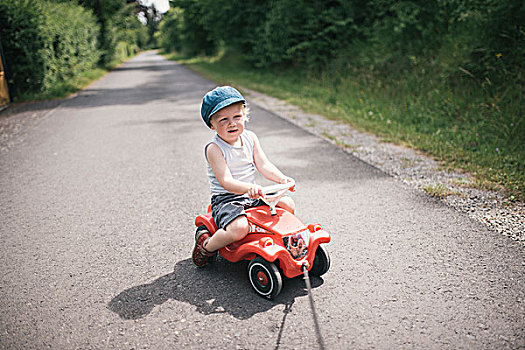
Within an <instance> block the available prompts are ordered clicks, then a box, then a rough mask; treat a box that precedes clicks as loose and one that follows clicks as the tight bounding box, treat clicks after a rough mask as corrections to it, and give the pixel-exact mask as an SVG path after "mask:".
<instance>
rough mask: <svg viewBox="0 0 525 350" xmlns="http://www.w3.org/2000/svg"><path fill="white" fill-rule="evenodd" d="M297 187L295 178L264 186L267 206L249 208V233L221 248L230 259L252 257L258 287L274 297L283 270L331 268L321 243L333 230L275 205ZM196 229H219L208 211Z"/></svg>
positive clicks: (254, 284) (253, 281) (251, 271)
mask: <svg viewBox="0 0 525 350" xmlns="http://www.w3.org/2000/svg"><path fill="white" fill-rule="evenodd" d="M294 188H295V182H289V183H286V184H278V185H273V186H267V187H264V188H263V191H264V193H265V198H264V200H265V201H266V202H267V203H268V205H269V207H267V206H260V207H255V208H250V209H247V210H246V216H247V219H248V223H249V225H250V232H249V234H248V235H247V236H246V237H245V238H244V239H242V240H240V241H238V242H235V243H232V244H230V245H228V246H226V247H224V248H222V249H219V254H220V255H221V256H222V257H223V258H225V259H226V260H228V261H230V262H238V261H241V260H249V261H250V263H249V265H248V278H249V279H250V282H251V284H252V287H253V288H254V289H255V291H256V292H257V293H258V294H260V295H261V296H263V297H266V298H268V299H272V298H274V297H275V296H277V295H278V294H279V293H280V291H281V288H282V277H281V272H282V274H284V276H286V277H288V278H293V277H296V276H299V275H301V274H302V273H303V270H302V269H303V266H304V267H306V268H307V269H308V271H309V273H310V274H312V275H314V276H321V275H323V274H325V273H326V272H327V271H328V269H329V268H330V256H329V254H328V251H327V250H326V248H324V246H322V245H321V244H322V243H328V242H330V234H329V233H328V232H326V231H325V230H324V229H323V228H322V227H321V225H319V224H309V225H305V224H303V223H302V222H301V221H300V220H299V219H298V218H297V217H296V216H295V215H294V214H292V213H290V212H288V211H286V210H284V209H281V208H276V207H275V205H276V204H277V202H278V201H279V199H280V198H281V197H282V196H283V195H284V194H285V193H286V192H287V191H288V190H291V189H294ZM195 226H197V233H199V232H200V231H202V230H206V231H208V232H210V233H211V234H212V235H213V234H214V233H215V231H216V230H217V227H216V226H215V222H214V220H213V218H212V216H211V206H209V207H208V213H206V214H203V215H199V216H198V217H197V218H196V219H195Z"/></svg>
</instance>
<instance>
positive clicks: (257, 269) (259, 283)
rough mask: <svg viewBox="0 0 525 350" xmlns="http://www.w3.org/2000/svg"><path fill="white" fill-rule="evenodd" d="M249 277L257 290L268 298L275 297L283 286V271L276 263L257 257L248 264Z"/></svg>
mask: <svg viewBox="0 0 525 350" xmlns="http://www.w3.org/2000/svg"><path fill="white" fill-rule="evenodd" d="M248 278H249V279H250V283H251V284H252V287H253V289H255V291H256V292H257V293H258V294H259V295H261V296H263V297H265V298H268V299H273V298H275V297H276V296H277V295H278V294H279V293H280V292H281V288H282V286H283V280H282V277H281V273H280V272H279V270H278V269H277V266H275V264H274V263H271V262H269V261H266V260H264V259H263V258H261V257H256V258H255V259H253V260H252V261H250V264H249V265H248Z"/></svg>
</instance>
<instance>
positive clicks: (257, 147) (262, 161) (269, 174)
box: [251, 132, 291, 184]
mask: <svg viewBox="0 0 525 350" xmlns="http://www.w3.org/2000/svg"><path fill="white" fill-rule="evenodd" d="M251 135H252V138H253V158H254V161H255V166H256V167H257V170H258V171H259V172H260V173H261V174H262V175H263V176H264V177H265V178H267V179H268V180H271V181H274V182H277V183H280V184H284V183H287V182H290V181H291V179H290V178H289V177H287V176H285V175H284V174H283V173H282V172H281V171H280V170H279V169H278V168H277V167H276V166H275V165H273V163H272V162H270V160H269V159H268V157H266V154H265V153H264V151H263V149H262V147H261V144H260V142H259V138H258V137H257V135H255V134H254V133H253V132H251Z"/></svg>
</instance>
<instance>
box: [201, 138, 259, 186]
mask: <svg viewBox="0 0 525 350" xmlns="http://www.w3.org/2000/svg"><path fill="white" fill-rule="evenodd" d="M252 135H253V133H252V132H251V131H249V130H244V132H243V133H242V134H241V144H242V145H241V146H240V147H234V146H232V145H230V144H229V143H227V142H226V141H224V140H223V139H221V138H220V137H219V135H217V134H215V136H214V137H213V138H212V139H211V141H210V142H209V143H208V144H207V145H206V147H205V148H204V157H205V158H206V166H207V170H208V180H209V182H210V192H211V195H212V196H214V195H216V194H222V193H229V192H228V191H227V190H226V189H224V187H222V186H221V184H220V183H219V181H218V180H217V178H216V177H215V174H214V173H213V170H212V169H211V165H210V163H209V162H208V158H207V157H206V150H207V148H208V146H209V145H210V144H211V143H214V144H216V145H217V146H219V148H220V149H221V151H222V154H223V155H224V159H225V160H226V165H227V166H228V168H229V169H230V172H231V174H232V176H233V178H234V179H236V180H239V181H243V182H247V183H252V184H253V183H255V170H256V168H255V162H254V160H253V136H252Z"/></svg>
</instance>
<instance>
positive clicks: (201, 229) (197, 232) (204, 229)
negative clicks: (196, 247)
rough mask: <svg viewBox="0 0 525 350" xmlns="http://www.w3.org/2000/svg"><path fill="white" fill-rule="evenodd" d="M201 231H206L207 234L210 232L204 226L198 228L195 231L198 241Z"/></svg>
mask: <svg viewBox="0 0 525 350" xmlns="http://www.w3.org/2000/svg"><path fill="white" fill-rule="evenodd" d="M200 231H206V232H209V231H208V228H207V227H206V226H204V225H201V226H199V227H197V230H196V231H195V239H197V236H198V234H199V232H200Z"/></svg>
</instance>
